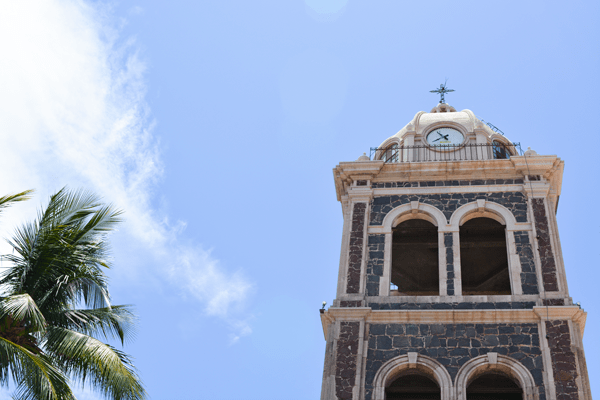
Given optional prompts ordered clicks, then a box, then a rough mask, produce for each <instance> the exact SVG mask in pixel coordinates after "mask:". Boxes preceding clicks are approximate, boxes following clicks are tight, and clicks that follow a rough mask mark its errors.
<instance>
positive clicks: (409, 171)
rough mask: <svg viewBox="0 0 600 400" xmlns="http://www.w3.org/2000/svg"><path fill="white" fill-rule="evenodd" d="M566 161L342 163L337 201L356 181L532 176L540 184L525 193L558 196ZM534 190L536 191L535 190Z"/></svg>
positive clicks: (337, 170)
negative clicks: (539, 179)
mask: <svg viewBox="0 0 600 400" xmlns="http://www.w3.org/2000/svg"><path fill="white" fill-rule="evenodd" d="M563 169H564V162H563V161H562V160H561V159H560V158H558V157H557V156H555V155H551V156H540V155H536V156H527V157H525V156H514V157H511V158H510V159H508V160H481V161H475V160H469V161H432V162H399V163H387V164H386V163H384V162H383V161H381V160H377V161H354V162H342V163H340V164H339V165H338V166H336V167H335V168H334V169H333V174H334V180H335V188H336V194H337V199H338V201H341V198H342V196H344V195H347V194H349V192H350V188H351V187H352V188H353V186H352V185H353V182H354V181H358V180H366V181H368V183H369V184H370V182H371V181H376V182H388V181H434V180H457V179H458V180H469V179H471V180H475V179H510V178H523V177H526V176H529V175H532V176H536V175H538V176H540V177H541V178H542V180H541V181H537V182H536V181H532V182H531V183H532V185H529V182H526V185H527V186H528V187H527V188H526V189H525V190H527V191H529V192H533V193H531V194H533V196H534V197H544V196H547V195H549V194H551V195H554V196H559V195H560V192H561V185H562V174H563ZM532 189H533V190H532Z"/></svg>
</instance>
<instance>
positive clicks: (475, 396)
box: [467, 373, 523, 400]
mask: <svg viewBox="0 0 600 400" xmlns="http://www.w3.org/2000/svg"><path fill="white" fill-rule="evenodd" d="M522 399H523V390H522V389H521V388H520V387H519V385H517V384H516V383H515V382H514V381H513V380H512V379H511V378H509V377H507V376H505V375H503V374H498V373H487V374H485V375H482V376H480V377H479V378H477V379H475V380H474V381H473V382H471V384H469V387H467V400H522Z"/></svg>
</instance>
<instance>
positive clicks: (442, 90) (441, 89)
mask: <svg viewBox="0 0 600 400" xmlns="http://www.w3.org/2000/svg"><path fill="white" fill-rule="evenodd" d="M450 92H454V89H448V87H447V86H446V82H444V83H442V84H441V85H440V87H439V88H438V89H435V90H430V91H429V93H439V94H440V96H441V98H440V103H445V102H446V101H445V100H444V94H446V93H450Z"/></svg>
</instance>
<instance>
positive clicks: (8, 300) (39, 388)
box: [0, 188, 146, 400]
mask: <svg viewBox="0 0 600 400" xmlns="http://www.w3.org/2000/svg"><path fill="white" fill-rule="evenodd" d="M28 195H29V192H23V193H19V194H17V195H12V196H5V197H2V198H0V211H1V210H2V208H4V207H6V206H8V205H10V204H11V203H13V202H15V201H21V200H24V199H26V198H27V197H28ZM120 214H121V212H120V211H118V210H115V209H113V208H112V207H111V206H110V205H105V204H103V203H101V202H100V201H99V200H98V198H97V197H96V196H94V195H91V194H89V193H86V192H82V191H77V192H71V191H68V190H67V189H64V188H63V189H62V190H60V191H59V192H58V193H56V194H54V195H52V196H51V197H50V201H49V204H48V206H47V207H46V209H45V210H41V211H40V213H39V215H38V218H37V219H36V220H35V221H34V222H32V223H29V224H25V225H23V226H22V227H21V228H19V229H17V231H16V233H15V236H14V237H13V238H12V239H11V240H9V243H10V245H11V246H12V248H13V254H10V255H5V256H2V259H4V260H8V261H9V264H10V266H8V267H6V266H5V268H4V270H3V271H2V273H1V274H0V288H1V290H2V292H3V293H4V297H1V298H0V385H3V386H7V385H8V383H9V380H10V379H12V380H13V381H14V382H15V384H16V386H17V388H16V391H15V393H14V395H13V396H14V398H16V399H23V400H25V399H28V400H29V399H31V400H41V399H44V400H46V399H48V400H50V399H61V400H62V399H75V397H74V395H73V393H72V391H71V389H70V387H69V384H70V383H71V380H77V381H79V382H81V383H82V384H85V383H89V384H91V386H92V387H93V388H94V389H96V390H97V391H99V392H100V393H102V394H103V395H104V396H105V397H106V398H110V399H116V400H138V399H144V398H145V397H146V392H145V390H144V388H143V386H142V384H141V381H140V379H139V377H138V375H137V373H136V370H135V367H134V366H133V363H132V360H131V359H130V358H129V356H127V354H125V353H123V352H122V351H120V350H118V349H116V348H114V347H113V346H110V345H108V344H106V343H104V342H103V341H101V340H99V339H97V337H101V338H103V339H118V340H119V341H120V342H121V344H122V345H123V344H124V343H125V341H126V340H127V339H129V338H130V336H131V334H132V328H133V325H134V321H135V316H134V314H133V313H132V312H131V310H130V308H129V307H128V306H115V305H112V304H111V303H110V295H109V291H108V282H107V277H106V275H105V274H104V268H109V262H108V260H107V258H108V243H107V241H106V234H107V233H108V232H110V231H111V230H113V229H114V227H115V225H116V224H117V223H119V222H120V219H119V215H120Z"/></svg>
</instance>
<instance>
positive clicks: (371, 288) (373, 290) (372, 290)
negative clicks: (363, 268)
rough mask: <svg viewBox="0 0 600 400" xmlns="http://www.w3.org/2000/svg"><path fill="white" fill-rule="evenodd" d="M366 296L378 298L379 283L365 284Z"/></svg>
mask: <svg viewBox="0 0 600 400" xmlns="http://www.w3.org/2000/svg"><path fill="white" fill-rule="evenodd" d="M367 296H379V282H377V283H367Z"/></svg>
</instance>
